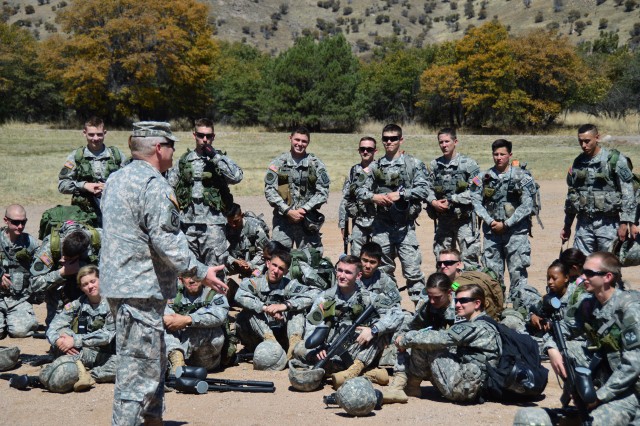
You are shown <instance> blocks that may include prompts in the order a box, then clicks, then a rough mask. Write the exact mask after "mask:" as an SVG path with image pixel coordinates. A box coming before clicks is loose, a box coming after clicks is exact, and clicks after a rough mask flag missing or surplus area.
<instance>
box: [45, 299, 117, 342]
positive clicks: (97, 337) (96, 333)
mask: <svg viewBox="0 0 640 426" xmlns="http://www.w3.org/2000/svg"><path fill="white" fill-rule="evenodd" d="M81 319H82V320H81ZM81 321H86V331H85V332H84V333H82V332H81V330H80V329H79V328H78V324H80V322H81ZM62 334H66V335H67V336H71V337H73V346H74V347H75V348H93V349H99V348H100V347H105V346H108V345H109V344H110V343H111V341H112V340H113V338H114V337H115V334H116V326H115V323H114V321H113V316H112V315H111V311H110V310H109V304H108V303H107V300H106V299H104V298H103V299H102V300H101V301H100V303H99V304H98V305H95V306H94V305H92V304H91V303H90V302H89V299H88V298H87V296H84V295H83V296H81V297H80V299H77V300H74V301H72V302H69V303H67V304H66V305H64V308H63V309H62V310H61V311H60V312H58V313H57V314H56V316H55V317H54V318H53V320H52V321H51V324H50V325H49V328H48V329H47V340H48V341H49V343H51V344H52V345H54V346H55V344H56V341H57V340H58V339H59V338H60V335H62Z"/></svg>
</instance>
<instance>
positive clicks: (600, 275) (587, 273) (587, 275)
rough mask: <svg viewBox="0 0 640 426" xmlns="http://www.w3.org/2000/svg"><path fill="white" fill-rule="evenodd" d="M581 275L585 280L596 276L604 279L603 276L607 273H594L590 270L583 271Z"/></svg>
mask: <svg viewBox="0 0 640 426" xmlns="http://www.w3.org/2000/svg"><path fill="white" fill-rule="evenodd" d="M582 273H583V274H584V276H585V277H587V278H593V277H595V276H596V275H597V276H599V277H604V276H605V275H607V274H608V273H609V271H594V270H592V269H583V270H582Z"/></svg>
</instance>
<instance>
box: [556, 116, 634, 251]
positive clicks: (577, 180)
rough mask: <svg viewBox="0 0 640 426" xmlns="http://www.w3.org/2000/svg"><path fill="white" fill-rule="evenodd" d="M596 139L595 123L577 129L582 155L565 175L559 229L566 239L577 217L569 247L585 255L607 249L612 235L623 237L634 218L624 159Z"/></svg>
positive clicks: (630, 176) (630, 178) (611, 240)
mask: <svg viewBox="0 0 640 426" xmlns="http://www.w3.org/2000/svg"><path fill="white" fill-rule="evenodd" d="M599 140H600V134H599V133H598V129H597V128H596V126H594V125H592V124H585V125H583V126H581V127H580V128H579V129H578V142H580V147H581V148H582V154H580V155H578V156H577V157H576V159H575V160H574V161H573V165H572V166H571V168H570V169H569V173H568V174H567V185H568V186H569V191H568V192H567V200H566V201H565V205H564V213H565V216H564V227H563V228H562V231H561V232H560V238H561V239H562V241H563V242H565V241H567V240H568V239H569V237H570V236H571V226H572V225H573V220H574V219H575V218H576V216H577V217H578V222H577V223H576V235H575V238H574V241H573V246H574V247H575V248H578V249H580V250H581V251H582V252H583V253H584V254H587V255H588V254H590V253H593V252H596V251H607V250H609V249H610V246H611V243H612V242H613V241H614V240H615V239H616V238H619V239H620V240H624V239H625V238H626V237H627V234H628V232H629V230H630V229H629V228H630V226H631V225H633V223H634V222H635V219H636V208H637V202H636V198H635V194H634V191H633V173H632V172H631V169H630V167H629V163H628V159H627V157H625V156H624V155H622V154H620V152H618V151H617V150H609V149H607V148H603V147H601V146H600V144H599Z"/></svg>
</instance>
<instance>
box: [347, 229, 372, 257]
mask: <svg viewBox="0 0 640 426" xmlns="http://www.w3.org/2000/svg"><path fill="white" fill-rule="evenodd" d="M371 231H372V230H371V227H370V226H367V227H362V226H360V225H358V224H357V223H354V224H353V228H352V229H351V234H350V235H349V244H350V245H351V247H350V249H351V254H352V255H354V256H358V257H360V249H361V248H362V246H363V245H364V244H366V243H368V242H369V241H371Z"/></svg>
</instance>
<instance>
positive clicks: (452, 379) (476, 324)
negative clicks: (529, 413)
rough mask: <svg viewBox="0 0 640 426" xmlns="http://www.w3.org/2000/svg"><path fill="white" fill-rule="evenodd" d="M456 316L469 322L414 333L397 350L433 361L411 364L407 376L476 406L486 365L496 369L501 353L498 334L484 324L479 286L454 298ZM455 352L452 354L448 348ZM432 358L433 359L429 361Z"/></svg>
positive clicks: (466, 288) (463, 289) (465, 289)
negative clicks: (418, 353) (415, 352)
mask: <svg viewBox="0 0 640 426" xmlns="http://www.w3.org/2000/svg"><path fill="white" fill-rule="evenodd" d="M455 306H456V315H457V316H459V317H464V318H465V319H466V321H463V322H459V323H456V324H454V325H453V326H452V327H451V328H449V329H447V330H438V331H437V330H429V329H423V330H412V331H409V332H407V333H406V334H405V335H404V336H403V337H402V338H401V339H399V341H397V345H398V348H400V349H407V348H411V349H412V350H414V349H420V350H421V351H426V352H428V353H429V354H430V355H434V356H433V357H425V358H423V359H422V360H421V361H424V362H415V361H418V359H417V358H416V359H415V361H414V359H412V362H411V363H410V364H409V368H408V371H407V374H408V375H410V376H416V377H420V378H423V379H425V380H430V381H431V383H433V384H434V385H435V387H436V388H437V389H438V390H439V391H440V393H441V394H442V396H444V397H445V398H447V399H448V400H451V401H457V402H475V401H477V400H478V398H479V397H480V396H481V394H482V390H483V385H484V383H485V382H486V380H487V368H486V367H487V365H492V366H494V367H495V366H496V365H497V364H498V358H499V357H500V353H501V350H502V347H501V339H500V335H499V333H498V331H497V330H496V329H495V328H494V327H493V326H492V325H491V324H490V323H489V322H487V321H483V320H482V317H483V316H484V315H486V314H485V313H484V291H483V290H482V288H480V286H478V285H476V284H468V285H464V286H460V287H459V288H458V290H457V291H456V298H455ZM451 347H455V348H456V351H455V353H454V352H450V351H449V348H451ZM429 358H432V359H431V360H429Z"/></svg>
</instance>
